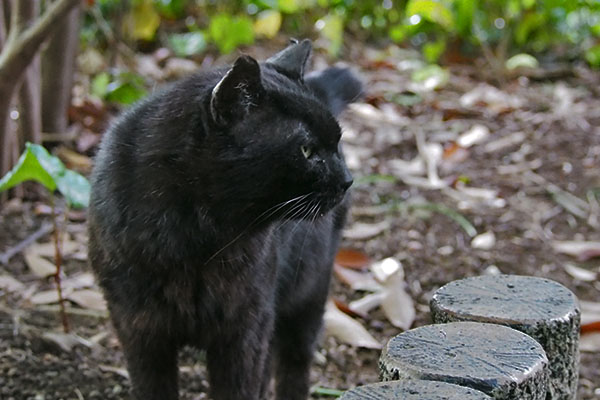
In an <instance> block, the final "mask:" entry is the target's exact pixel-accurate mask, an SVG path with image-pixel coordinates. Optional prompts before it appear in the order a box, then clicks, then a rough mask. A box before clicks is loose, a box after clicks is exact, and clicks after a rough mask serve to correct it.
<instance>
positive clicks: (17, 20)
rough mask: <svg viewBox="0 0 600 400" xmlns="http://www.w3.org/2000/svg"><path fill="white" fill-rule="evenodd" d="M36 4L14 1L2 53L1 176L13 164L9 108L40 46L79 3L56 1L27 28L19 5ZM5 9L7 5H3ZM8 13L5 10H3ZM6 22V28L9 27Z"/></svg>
mask: <svg viewBox="0 0 600 400" xmlns="http://www.w3.org/2000/svg"><path fill="white" fill-rule="evenodd" d="M31 1H33V0H12V3H11V15H10V27H9V30H8V35H7V36H6V40H5V42H4V44H3V46H2V52H1V53H0V143H1V144H2V151H1V152H0V168H1V170H0V176H3V175H4V174H5V173H6V172H7V171H8V170H9V169H10V166H11V164H12V160H11V158H12V157H11V156H10V153H11V152H10V147H8V146H10V145H12V144H13V143H15V138H14V133H13V132H11V129H9V125H8V123H9V116H10V105H11V100H12V98H13V95H14V94H15V92H16V89H17V87H18V85H19V83H20V81H21V79H22V78H23V74H24V71H25V70H26V69H27V67H29V65H30V64H31V62H32V60H33V59H34V57H35V55H36V54H37V52H38V50H39V48H40V46H41V44H42V43H43V42H44V40H45V39H46V38H47V37H48V35H50V34H51V33H52V30H53V29H55V28H56V27H57V26H58V25H59V20H60V19H61V18H62V17H63V16H64V15H65V14H66V13H67V12H69V11H70V9H71V8H72V7H74V6H75V5H76V4H77V3H79V2H80V0H57V1H55V2H53V3H50V4H49V5H48V8H47V9H46V11H45V12H44V13H43V14H42V16H41V17H40V18H38V19H37V20H35V22H34V23H32V24H30V25H27V24H23V23H21V22H22V21H23V18H22V15H21V14H20V12H19V11H20V9H19V2H31ZM3 3H4V5H6V2H5V1H3ZM4 11H6V9H5V10H4ZM6 22H7V21H6V18H5V19H4V26H6V25H7V24H6Z"/></svg>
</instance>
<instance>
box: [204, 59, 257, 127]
mask: <svg viewBox="0 0 600 400" xmlns="http://www.w3.org/2000/svg"><path fill="white" fill-rule="evenodd" d="M263 92H264V89H263V86H262V84H261V80H260V67H259V65H258V62H257V61H256V60H255V59H254V58H252V57H250V56H247V55H242V56H240V57H238V59H237V60H235V63H234V64H233V66H232V67H231V69H230V70H229V71H227V73H226V74H225V76H224V77H223V78H222V79H221V80H220V81H219V83H217V85H216V86H215V87H214V88H213V90H212V94H211V98H210V114H211V116H212V118H213V120H214V122H215V123H217V124H218V125H227V124H228V123H229V122H231V121H233V120H234V119H236V118H243V117H244V116H245V115H246V114H247V113H248V111H249V109H250V107H253V106H256V105H257V104H258V101H259V100H260V97H261V95H262V93H263Z"/></svg>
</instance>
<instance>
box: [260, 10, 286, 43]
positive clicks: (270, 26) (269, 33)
mask: <svg viewBox="0 0 600 400" xmlns="http://www.w3.org/2000/svg"><path fill="white" fill-rule="evenodd" d="M281 20H282V18H281V13H280V12H279V11H275V10H265V11H262V12H260V13H259V14H258V15H257V16H256V21H254V33H255V34H256V36H262V37H266V38H269V39H271V38H273V37H275V35H277V32H279V28H280V27H281Z"/></svg>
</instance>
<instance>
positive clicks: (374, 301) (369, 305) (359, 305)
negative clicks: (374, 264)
mask: <svg viewBox="0 0 600 400" xmlns="http://www.w3.org/2000/svg"><path fill="white" fill-rule="evenodd" d="M384 297H385V294H384V293H383V290H380V291H379V292H376V293H370V294H368V295H366V296H364V297H361V298H360V299H358V300H354V301H352V302H350V304H348V307H349V308H350V309H351V310H352V311H354V312H357V313H361V314H367V313H369V312H370V311H371V310H373V309H374V308H377V307H379V306H380V305H381V302H382V300H383V298H384Z"/></svg>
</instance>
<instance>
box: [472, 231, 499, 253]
mask: <svg viewBox="0 0 600 400" xmlns="http://www.w3.org/2000/svg"><path fill="white" fill-rule="evenodd" d="M495 244H496V235H494V232H492V231H488V232H484V233H482V234H479V235H477V236H475V237H474V238H473V240H471V247H472V248H474V249H482V250H491V249H492V248H493V247H494V245H495Z"/></svg>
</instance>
